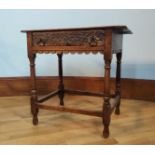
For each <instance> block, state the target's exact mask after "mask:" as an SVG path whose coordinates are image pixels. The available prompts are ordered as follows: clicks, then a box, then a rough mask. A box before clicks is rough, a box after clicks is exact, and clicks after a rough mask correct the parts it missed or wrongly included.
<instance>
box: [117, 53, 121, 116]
mask: <svg viewBox="0 0 155 155" xmlns="http://www.w3.org/2000/svg"><path fill="white" fill-rule="evenodd" d="M116 58H117V67H116V95H119V101H118V103H117V106H116V109H115V114H117V115H119V114H120V102H121V59H122V52H120V53H117V54H116Z"/></svg>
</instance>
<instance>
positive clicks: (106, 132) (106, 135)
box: [103, 129, 109, 138]
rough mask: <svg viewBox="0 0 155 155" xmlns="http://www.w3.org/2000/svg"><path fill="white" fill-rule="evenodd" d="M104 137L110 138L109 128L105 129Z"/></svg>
mask: <svg viewBox="0 0 155 155" xmlns="http://www.w3.org/2000/svg"><path fill="white" fill-rule="evenodd" d="M103 137H104V138H108V137H109V130H108V129H104V131H103Z"/></svg>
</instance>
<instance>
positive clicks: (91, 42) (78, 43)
mask: <svg viewBox="0 0 155 155" xmlns="http://www.w3.org/2000/svg"><path fill="white" fill-rule="evenodd" d="M22 32H26V34H27V47H28V58H29V61H30V73H31V76H30V78H31V112H32V115H33V124H34V125H37V124H38V117H37V115H38V111H39V109H47V110H57V111H63V112H64V111H66V112H73V113H80V114H85V115H92V116H98V117H102V120H103V125H104V130H103V136H104V137H105V138H107V137H108V136H109V125H110V117H111V114H112V112H113V111H114V110H115V114H119V113H120V99H121V58H122V40H123V34H131V33H132V32H131V31H130V30H129V29H128V28H127V27H126V26H124V25H122V26H101V27H84V28H67V29H45V30H23V31H22ZM98 52H99V53H101V54H103V58H104V62H105V67H104V70H105V75H104V92H103V93H94V92H84V91H79V90H71V89H65V87H64V84H63V64H62V57H63V54H65V53H80V54H81V53H98ZM37 53H55V54H57V56H58V65H59V86H58V89H57V90H56V91H54V92H51V93H50V94H48V95H46V96H44V97H42V98H40V99H39V98H38V96H37V89H36V74H35V58H36V54H37ZM113 54H116V58H117V67H116V90H115V94H110V65H111V60H112V55H113ZM64 93H78V94H84V95H94V96H103V97H104V103H103V108H102V109H101V111H88V110H81V109H73V108H66V107H65V106H64V101H63V98H64ZM57 94H58V95H59V98H60V105H59V106H57V107H55V106H48V105H44V104H39V103H42V102H44V101H45V100H47V99H49V98H50V97H52V96H55V95H57ZM111 98H115V102H114V103H113V104H112V103H111V100H110V99H111Z"/></svg>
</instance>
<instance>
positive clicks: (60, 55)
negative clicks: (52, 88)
mask: <svg viewBox="0 0 155 155" xmlns="http://www.w3.org/2000/svg"><path fill="white" fill-rule="evenodd" d="M57 55H58V66H59V67H58V70H59V86H58V89H59V98H60V105H62V106H63V105H64V100H63V99H64V84H63V64H62V56H63V54H62V53H61V54H57Z"/></svg>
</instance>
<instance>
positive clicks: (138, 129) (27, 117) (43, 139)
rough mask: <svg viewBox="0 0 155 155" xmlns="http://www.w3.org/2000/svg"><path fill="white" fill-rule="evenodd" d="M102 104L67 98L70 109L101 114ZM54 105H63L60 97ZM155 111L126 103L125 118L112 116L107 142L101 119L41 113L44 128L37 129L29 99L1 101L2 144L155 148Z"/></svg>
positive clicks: (149, 106)
mask: <svg viewBox="0 0 155 155" xmlns="http://www.w3.org/2000/svg"><path fill="white" fill-rule="evenodd" d="M101 102H102V98H99V97H88V96H80V97H79V96H72V95H69V96H68V95H66V96H65V103H66V105H67V106H70V107H76V108H85V109H90V110H98V109H100V108H101V106H102V103H101ZM51 103H54V104H59V99H58V97H54V98H52V99H50V100H49V101H48V102H46V104H47V105H50V104H51ZM146 105H147V106H146ZM133 109H134V110H133ZM154 110H155V102H146V101H138V100H125V99H123V100H122V105H121V115H119V116H117V115H112V122H111V126H110V130H111V135H110V137H109V138H108V139H104V138H103V137H102V134H101V131H102V128H103V127H102V123H101V118H98V117H92V116H84V115H77V114H70V113H59V112H55V111H46V110H40V114H39V120H40V124H39V125H38V126H33V125H32V123H31V114H30V106H29V97H27V96H18V97H16V96H14V97H0V113H1V117H0V144H98V145H102V144H155V132H154V131H155V123H154V120H155V113H154Z"/></svg>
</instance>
